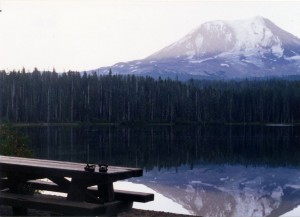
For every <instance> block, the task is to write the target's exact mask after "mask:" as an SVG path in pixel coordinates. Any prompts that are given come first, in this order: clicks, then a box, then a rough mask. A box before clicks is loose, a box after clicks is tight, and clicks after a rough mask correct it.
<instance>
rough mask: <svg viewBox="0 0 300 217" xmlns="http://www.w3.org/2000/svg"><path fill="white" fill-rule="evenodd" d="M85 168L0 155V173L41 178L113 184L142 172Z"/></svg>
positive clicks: (118, 168)
mask: <svg viewBox="0 0 300 217" xmlns="http://www.w3.org/2000/svg"><path fill="white" fill-rule="evenodd" d="M85 166H86V164H83V163H74V162H65V161H54V160H42V159H34V158H21V157H10V156H2V155H0V172H4V173H16V174H18V173H20V174H30V175H37V176H41V177H48V176H60V177H71V178H79V179H93V180H98V181H99V180H100V181H104V182H114V181H118V180H122V179H127V178H131V177H139V176H142V175H143V170H142V169H140V168H129V167H119V166H110V165H109V166H108V168H107V169H108V170H107V172H99V170H98V168H96V169H95V172H88V171H85V170H84V167H85Z"/></svg>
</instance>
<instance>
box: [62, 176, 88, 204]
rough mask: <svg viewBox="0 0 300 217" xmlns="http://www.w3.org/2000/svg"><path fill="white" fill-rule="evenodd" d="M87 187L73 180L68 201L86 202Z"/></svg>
mask: <svg viewBox="0 0 300 217" xmlns="http://www.w3.org/2000/svg"><path fill="white" fill-rule="evenodd" d="M86 189H87V186H85V185H84V183H82V182H80V180H78V179H74V178H73V179H72V180H71V185H70V187H69V192H68V196H67V199H68V200H73V201H85V193H86Z"/></svg>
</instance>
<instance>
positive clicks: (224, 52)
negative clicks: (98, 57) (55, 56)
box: [94, 17, 300, 79]
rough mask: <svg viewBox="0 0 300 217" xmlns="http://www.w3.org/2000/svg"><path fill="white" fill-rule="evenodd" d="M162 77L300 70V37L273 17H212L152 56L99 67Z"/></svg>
mask: <svg viewBox="0 0 300 217" xmlns="http://www.w3.org/2000/svg"><path fill="white" fill-rule="evenodd" d="M109 68H112V71H113V73H117V74H139V75H144V74H146V75H152V76H162V77H176V76H179V77H181V78H184V77H188V78H189V77H204V78H221V79H223V78H245V77H264V76H287V75H300V39H299V38H297V37H296V36H294V35H292V34H290V33H288V32H286V31H284V30H282V29H281V28H279V27H278V26H276V25H275V24H274V23H272V22H271V21H270V20H268V19H266V18H263V17H254V18H252V19H248V20H237V21H221V20H219V21H211V22H207V23H204V24H202V25H200V26H199V27H198V28H196V29H194V30H193V31H191V32H190V33H189V34H187V35H186V36H185V37H183V38H182V39H180V40H179V41H177V42H175V43H173V44H171V45H169V46H167V47H165V48H163V49H161V50H160V51H158V52H156V53H154V54H152V55H150V56H149V57H147V58H145V59H142V60H136V61H130V62H126V63H118V64H115V65H114V66H111V67H104V68H100V69H97V70H94V71H97V73H101V74H103V73H107V72H108V69H109Z"/></svg>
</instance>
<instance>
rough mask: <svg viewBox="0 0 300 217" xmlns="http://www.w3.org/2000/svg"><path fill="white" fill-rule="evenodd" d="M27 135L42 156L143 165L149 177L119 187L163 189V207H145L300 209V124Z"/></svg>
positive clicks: (35, 130) (225, 211)
mask: <svg viewBox="0 0 300 217" xmlns="http://www.w3.org/2000/svg"><path fill="white" fill-rule="evenodd" d="M20 130H21V131H22V132H23V133H25V134H26V135H28V136H29V137H30V147H31V148H32V150H33V152H34V157H36V158H41V159H53V160H62V161H74V162H83V163H107V164H109V165H120V166H134V167H142V168H143V169H144V176H143V177H139V178H135V179H130V180H127V181H126V182H121V183H118V184H117V185H120V186H121V187H125V188H126V187H127V188H132V186H135V187H134V188H136V189H138V188H140V189H148V190H149V191H153V192H156V194H157V195H156V203H152V204H145V205H143V207H142V208H144V209H156V210H157V209H158V210H164V211H174V212H178V213H190V214H192V215H202V216H226V217H227V216H228V217H229V216H230V217H231V216H238V217H240V216H280V215H283V214H286V213H288V212H289V211H291V210H293V209H294V208H296V207H297V206H299V205H300V170H299V167H300V137H299V135H300V134H299V133H300V132H299V131H300V127H299V126H289V125H268V126H263V125H231V126H230V125H213V126H212V125H210V126H147V127H128V126H81V127H75V126H61V127H57V126H56V127H46V126H45V127H22V128H20ZM157 200H158V202H157ZM162 201H163V202H162ZM159 204H168V205H164V207H161V208H160V207H159ZM137 206H139V205H137ZM166 207H169V208H170V210H168V209H167V210H165V209H164V208H166ZM138 208H139V207H138ZM299 214H300V213H298V215H299Z"/></svg>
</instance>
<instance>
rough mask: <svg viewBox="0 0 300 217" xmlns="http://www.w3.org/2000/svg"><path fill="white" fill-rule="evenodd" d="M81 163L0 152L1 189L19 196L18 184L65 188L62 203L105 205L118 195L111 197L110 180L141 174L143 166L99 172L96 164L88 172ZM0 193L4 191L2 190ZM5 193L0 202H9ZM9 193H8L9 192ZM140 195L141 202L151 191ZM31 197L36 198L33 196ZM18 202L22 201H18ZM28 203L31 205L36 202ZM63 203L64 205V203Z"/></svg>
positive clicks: (150, 196) (112, 191)
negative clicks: (47, 181) (21, 156)
mask: <svg viewBox="0 0 300 217" xmlns="http://www.w3.org/2000/svg"><path fill="white" fill-rule="evenodd" d="M85 166H86V164H82V163H73V162H63V161H53V160H41V159H32V158H20V157H7V156H0V174H1V176H3V175H5V176H6V178H3V177H2V179H1V180H2V186H1V190H2V191H4V189H6V190H7V189H9V192H10V193H14V194H18V195H19V196H18V197H20V189H19V188H20V186H34V187H36V188H37V189H47V190H54V191H55V190H58V191H61V192H66V193H67V199H66V200H67V201H68V202H66V204H67V203H68V204H70V202H74V203H76V204H77V203H79V202H80V203H81V204H84V205H86V204H87V203H91V204H100V205H101V206H104V207H106V205H107V204H112V203H113V202H115V201H117V199H118V198H117V199H116V198H115V195H116V191H115V190H114V188H113V183H114V182H116V181H119V180H124V179H128V178H131V177H139V176H142V175H143V170H142V169H139V168H128V167H117V166H110V165H109V166H108V167H107V171H106V172H100V171H99V169H98V167H96V168H95V171H94V172H90V171H85V169H84V168H85ZM45 178H47V179H49V180H51V181H52V183H50V184H49V183H48V184H47V183H41V181H40V180H41V179H45ZM28 184H29V185H28ZM91 186H97V188H96V189H91ZM141 194H142V193H141ZM2 195H4V193H3V194H2ZM6 195H7V194H5V196H2V197H0V202H2V204H3V203H8V204H9V203H12V202H9V201H12V200H11V199H10V198H9V199H7V198H6ZM120 195H121V196H120ZM127 195H129V196H130V194H127ZM9 196H10V197H12V196H11V194H10V195H9ZM118 196H119V197H121V198H122V197H123V198H125V199H126V196H125V197H124V194H123V195H122V193H121V194H120V193H119V194H118ZM131 196H132V195H131ZM140 196H141V195H140ZM144 196H146V198H147V199H145V201H143V202H148V201H151V200H153V199H154V196H153V195H151V194H145V195H144ZM22 197H23V196H22ZM24 197H25V196H24ZM28 200H29V199H28ZM30 200H31V199H30ZM34 200H36V198H35V199H34ZM133 200H134V199H133ZM7 201H8V202H7ZM128 202H131V206H132V201H127V202H126V203H124V201H121V203H124V204H125V205H126V206H128ZM20 204H21V205H22V203H21V202H20ZM20 204H19V205H20ZM28 204H29V205H32V204H33V205H34V204H36V202H31V203H28ZM12 205H13V204H12ZM21 205H20V206H21ZM60 205H61V204H60ZM77 205H78V204H77ZM119 205H120V204H119ZM24 206H25V205H24ZM29 207H30V206H29ZM54 207H55V206H54ZM65 207H67V205H66V206H65ZM119 207H122V206H119ZM66 210H67V209H66ZM97 210H99V207H98V208H97V209H96V208H93V212H91V213H92V214H94V211H95V212H96V211H97ZM102 210H103V209H102ZM63 211H64V210H63ZM101 212H103V211H101ZM66 213H67V214H73V212H72V211H70V212H67V211H66ZM95 214H96V213H95Z"/></svg>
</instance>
